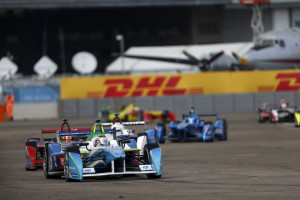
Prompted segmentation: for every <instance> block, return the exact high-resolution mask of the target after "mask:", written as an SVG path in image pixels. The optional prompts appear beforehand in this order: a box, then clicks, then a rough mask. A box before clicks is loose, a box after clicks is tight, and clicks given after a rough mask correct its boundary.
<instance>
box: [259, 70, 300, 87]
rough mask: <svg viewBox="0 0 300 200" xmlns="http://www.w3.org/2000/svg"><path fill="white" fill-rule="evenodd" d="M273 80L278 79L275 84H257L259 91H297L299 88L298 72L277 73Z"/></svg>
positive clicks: (299, 78)
mask: <svg viewBox="0 0 300 200" xmlns="http://www.w3.org/2000/svg"><path fill="white" fill-rule="evenodd" d="M275 80H279V83H278V84H277V86H274V85H263V86H258V91H259V92H273V91H276V92H279V91H298V90H300V73H279V74H277V75H276V77H275Z"/></svg>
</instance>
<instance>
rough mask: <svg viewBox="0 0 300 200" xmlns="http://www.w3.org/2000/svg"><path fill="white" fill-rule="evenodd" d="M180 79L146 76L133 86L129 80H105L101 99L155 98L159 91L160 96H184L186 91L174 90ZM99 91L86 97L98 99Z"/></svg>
mask: <svg viewBox="0 0 300 200" xmlns="http://www.w3.org/2000/svg"><path fill="white" fill-rule="evenodd" d="M180 79H181V77H180V76H172V77H163V76H158V77H154V78H153V77H151V76H146V77H142V78H140V79H139V81H138V83H137V84H136V85H135V84H134V81H133V80H132V79H130V78H122V79H106V80H105V82H104V86H107V89H106V91H105V92H104V95H103V97H126V96H135V97H136V96H157V95H159V91H161V93H162V95H184V94H185V92H186V89H179V88H176V87H177V85H178V83H179V81H180ZM99 94H102V92H101V91H89V92H88V93H87V96H88V97H99Z"/></svg>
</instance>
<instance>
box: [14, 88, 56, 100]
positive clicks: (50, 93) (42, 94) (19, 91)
mask: <svg viewBox="0 0 300 200" xmlns="http://www.w3.org/2000/svg"><path fill="white" fill-rule="evenodd" d="M14 95H15V102H16V103H42V102H52V101H57V100H59V97H60V88H59V87H58V86H54V87H49V86H44V87H22V88H14Z"/></svg>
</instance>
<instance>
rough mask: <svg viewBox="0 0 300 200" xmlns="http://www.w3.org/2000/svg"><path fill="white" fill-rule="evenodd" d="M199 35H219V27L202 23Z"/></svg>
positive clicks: (199, 27) (214, 24) (199, 26)
mask: <svg viewBox="0 0 300 200" xmlns="http://www.w3.org/2000/svg"><path fill="white" fill-rule="evenodd" d="M198 33H199V34H217V33H218V25H217V24H216V23H201V24H198Z"/></svg>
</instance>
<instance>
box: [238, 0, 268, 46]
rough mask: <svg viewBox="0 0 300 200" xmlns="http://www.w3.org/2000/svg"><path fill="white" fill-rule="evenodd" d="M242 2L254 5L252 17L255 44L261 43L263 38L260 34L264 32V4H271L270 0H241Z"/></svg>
mask: <svg viewBox="0 0 300 200" xmlns="http://www.w3.org/2000/svg"><path fill="white" fill-rule="evenodd" d="M240 4H243V5H250V6H253V7H252V19H251V28H252V32H253V42H254V44H261V39H260V37H259V36H260V35H261V34H262V33H263V32H264V24H263V21H262V14H263V6H262V5H263V4H270V0H240Z"/></svg>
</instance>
